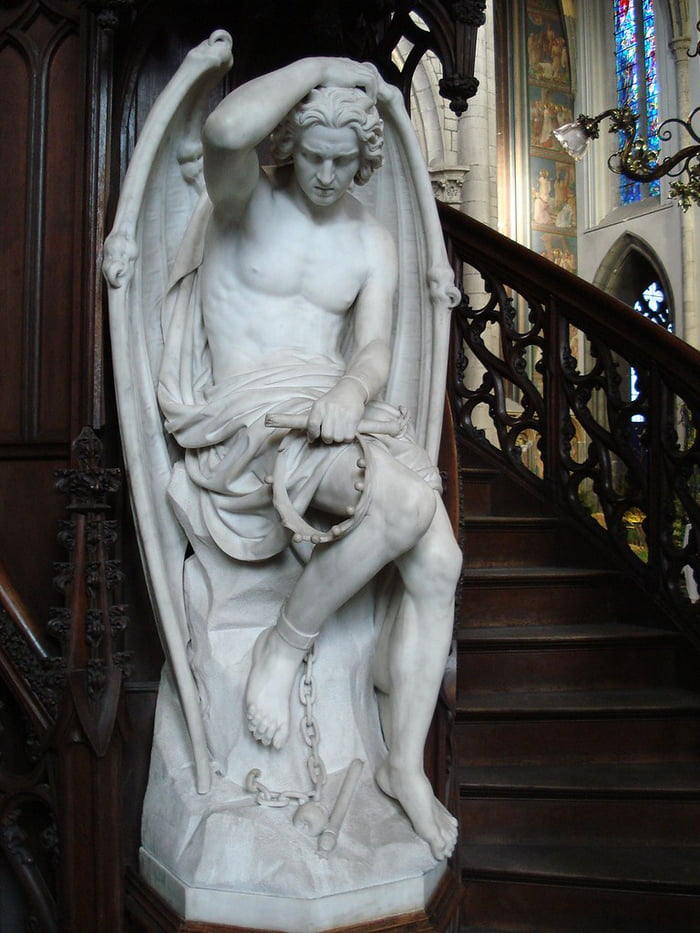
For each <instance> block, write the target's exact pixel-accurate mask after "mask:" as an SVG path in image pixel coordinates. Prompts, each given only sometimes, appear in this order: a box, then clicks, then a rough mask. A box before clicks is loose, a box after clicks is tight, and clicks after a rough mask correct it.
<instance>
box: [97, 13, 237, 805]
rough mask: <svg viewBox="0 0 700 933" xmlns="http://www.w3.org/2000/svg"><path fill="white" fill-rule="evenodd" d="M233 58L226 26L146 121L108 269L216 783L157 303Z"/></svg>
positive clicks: (140, 482)
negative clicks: (166, 416)
mask: <svg viewBox="0 0 700 933" xmlns="http://www.w3.org/2000/svg"><path fill="white" fill-rule="evenodd" d="M232 62H233V59H232V56H231V38H230V36H229V35H228V34H227V33H225V32H223V31H218V32H215V33H213V34H212V35H211V36H210V38H209V39H208V40H206V41H205V42H202V43H201V44H200V45H199V46H197V47H196V48H194V49H192V51H191V52H190V53H189V54H188V55H187V57H186V58H185V60H184V62H183V64H182V65H181V66H180V68H179V69H178V71H177V72H176V73H175V75H174V76H173V78H172V79H171V80H170V82H169V83H168V85H167V86H166V88H165V89H164V91H163V92H162V94H161V95H160V96H159V98H158V99H157V101H156V103H155V104H154V106H153V108H152V110H151V112H150V113H149V115H148V118H147V120H146V122H145V124H144V127H143V129H142V131H141V134H140V136H139V139H138V143H137V145H136V149H135V150H134V154H133V157H132V160H131V162H130V164H129V169H128V172H127V174H126V177H125V179H124V184H123V186H122V190H121V194H120V198H119V204H118V207H117V212H116V216H115V220H114V225H113V228H112V232H111V233H110V235H109V237H108V238H107V240H106V242H105V246H104V260H103V272H104V275H105V278H106V280H107V283H108V287H109V315H110V329H111V336H112V354H113V365H114V375H115V382H116V386H117V403H118V408H119V421H120V428H121V434H122V444H123V448H124V457H125V461H126V468H127V472H128V475H129V489H130V493H131V497H132V502H133V511H134V516H135V521H136V526H137V534H138V539H139V546H140V548H141V553H142V558H143V563H144V567H145V570H146V578H147V581H148V585H149V590H150V594H151V601H152V603H153V607H154V610H155V614H156V620H157V623H158V626H159V633H160V637H161V642H162V644H163V648H164V651H165V653H166V657H167V659H168V662H169V664H170V668H171V671H172V674H173V677H174V679H175V682H176V685H177V689H178V693H179V696H180V700H181V703H182V709H183V714H184V717H185V721H186V723H187V727H188V730H189V734H190V738H191V741H192V747H193V751H194V761H195V770H196V781H197V789H198V790H199V791H200V793H205V792H206V791H207V790H208V789H209V786H210V782H211V776H210V765H209V753H208V750H207V746H206V741H205V736H204V728H203V725H202V718H201V713H200V708H199V700H198V695H197V689H196V685H195V683H194V679H193V676H192V672H191V669H190V666H189V663H188V659H187V642H188V631H187V620H186V616H185V606H184V598H183V590H182V586H181V585H178V582H179V581H181V580H182V573H183V562H184V558H185V551H186V547H187V539H186V537H185V534H184V532H183V530H182V527H181V526H180V524H179V523H178V521H177V519H176V518H175V515H174V514H173V511H172V509H171V508H170V506H169V504H168V502H167V499H166V491H167V487H168V483H169V481H170V475H171V472H172V457H171V448H170V446H169V441H168V439H167V436H166V434H165V432H164V429H163V417H162V415H161V413H160V409H159V407H158V402H157V398H156V385H157V379H158V371H159V369H160V363H161V358H162V353H163V332H162V326H161V312H162V306H163V302H164V300H165V296H166V292H167V289H168V284H169V279H170V274H171V270H172V266H173V262H174V259H175V255H176V253H177V250H178V248H179V245H180V242H181V240H182V238H183V234H184V231H185V229H186V227H187V225H188V222H189V220H190V217H191V215H192V213H193V210H194V208H195V206H196V204H197V202H198V200H199V198H200V193H201V190H202V187H203V182H202V173H201V126H202V120H203V118H204V115H205V107H206V104H207V101H208V97H209V93H210V92H211V89H212V87H213V86H214V85H215V84H216V83H217V82H218V81H219V80H220V78H221V77H222V76H223V75H224V74H225V73H226V72H227V71H228V70H229V68H230V67H231V65H232Z"/></svg>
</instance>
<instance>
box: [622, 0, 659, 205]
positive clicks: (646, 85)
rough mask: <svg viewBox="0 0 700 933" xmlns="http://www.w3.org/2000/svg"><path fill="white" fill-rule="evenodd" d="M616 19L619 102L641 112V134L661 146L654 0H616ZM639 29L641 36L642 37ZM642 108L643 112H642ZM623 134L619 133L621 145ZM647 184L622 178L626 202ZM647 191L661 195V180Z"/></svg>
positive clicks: (634, 198)
mask: <svg viewBox="0 0 700 933" xmlns="http://www.w3.org/2000/svg"><path fill="white" fill-rule="evenodd" d="M613 10H614V19H615V58H616V76H617V105H618V107H625V106H627V107H631V109H632V110H634V111H635V113H637V114H639V116H640V124H641V128H643V130H641V128H640V131H641V132H642V135H644V136H646V138H647V140H648V143H649V146H650V147H651V148H652V149H658V146H659V137H658V131H659V107H658V96H659V91H658V80H657V72H656V34H655V24H654V0H613ZM640 33H641V36H642V39H641V41H640ZM640 110H643V111H644V112H643V113H640ZM623 143H624V137H623V136H622V135H621V136H620V145H621V146H622V145H623ZM645 187H647V186H644V185H642V184H640V183H639V182H633V181H629V180H628V179H626V178H624V177H621V178H620V196H621V198H622V203H623V204H631V203H632V202H634V201H639V200H641V198H642V197H643V196H644V189H645ZM648 193H649V194H650V195H651V196H656V197H658V195H659V193H660V185H659V182H658V181H656V182H652V183H651V184H650V185H649V186H648Z"/></svg>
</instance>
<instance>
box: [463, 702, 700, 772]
mask: <svg viewBox="0 0 700 933" xmlns="http://www.w3.org/2000/svg"><path fill="white" fill-rule="evenodd" d="M699 726H700V697H699V696H698V695H697V694H695V693H691V692H689V691H684V690H652V691H634V690H620V691H610V690H605V691H602V690H601V691H593V692H590V691H571V692H565V691H551V692H542V693H540V694H534V693H521V694H508V695H503V696H500V695H498V694H493V693H489V694H483V693H482V694H478V695H476V696H473V697H469V703H468V706H465V707H458V708H457V710H456V711H455V720H454V743H455V748H456V749H457V750H458V753H457V763H458V765H465V764H471V765H507V764H513V763H515V762H519V763H521V764H540V763H552V764H567V763H571V762H587V761H589V762H593V763H595V762H611V761H615V760H619V761H620V762H621V763H630V762H646V763H654V762H659V761H663V760H664V759H670V760H673V761H691V762H692V761H698V760H700V728H699Z"/></svg>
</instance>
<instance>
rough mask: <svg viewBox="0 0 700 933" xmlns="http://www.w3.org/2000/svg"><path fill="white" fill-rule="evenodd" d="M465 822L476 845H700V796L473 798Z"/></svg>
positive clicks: (463, 810) (466, 799) (465, 801)
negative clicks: (691, 797)
mask: <svg viewBox="0 0 700 933" xmlns="http://www.w3.org/2000/svg"><path fill="white" fill-rule="evenodd" d="M459 823H460V830H461V832H462V834H463V838H464V839H466V840H468V841H469V843H470V844H474V845H529V846H548V845H554V846H556V845H561V843H562V842H566V843H567V845H576V846H598V847H600V848H605V847H607V846H621V845H624V846H630V847H632V846H639V847H646V846H692V845H693V844H694V843H698V844H700V793H698V794H697V795H696V797H695V799H694V800H689V799H687V797H683V798H680V799H679V798H676V799H673V798H671V799H664V798H656V799H650V798H646V799H639V798H633V799H629V800H622V799H620V798H619V797H614V798H612V799H605V798H603V797H596V798H594V799H591V800H586V799H583V798H576V799H565V798H563V797H561V796H557V797H551V798H548V797H543V796H537V797H527V796H516V797H506V796H504V795H499V796H496V797H492V796H489V795H488V794H485V795H483V796H478V795H476V794H474V795H472V794H470V795H468V796H463V797H461V799H460V803H459ZM699 851H700V850H699ZM698 881H699V883H700V879H698Z"/></svg>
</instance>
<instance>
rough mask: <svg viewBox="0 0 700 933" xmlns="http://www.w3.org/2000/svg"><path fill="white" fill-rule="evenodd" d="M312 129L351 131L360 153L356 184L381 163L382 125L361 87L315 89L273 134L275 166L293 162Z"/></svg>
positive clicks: (363, 182) (374, 107)
mask: <svg viewBox="0 0 700 933" xmlns="http://www.w3.org/2000/svg"><path fill="white" fill-rule="evenodd" d="M314 126H320V127H325V128H327V129H329V130H334V129H337V130H344V129H351V130H352V131H353V133H354V134H355V137H356V142H357V146H358V151H359V157H360V158H359V167H358V169H357V172H356V173H355V176H354V179H353V180H354V182H355V184H356V185H364V184H365V183H366V182H368V181H369V179H370V177H371V175H372V173H373V172H375V171H376V170H377V169H378V168H379V167H380V166H381V164H382V159H383V156H382V149H383V147H384V135H383V124H382V120H381V118H380V116H379V113H378V111H377V108H376V106H375V105H374V103H373V101H372V99H371V98H370V97H369V96H368V95H367V94H365V92H364V91H363V90H361V89H360V88H347V87H318V88H314V90H313V91H311V93H310V94H308V95H307V96H306V97H305V98H304V100H303V101H301V103H299V104H297V106H296V107H295V108H294V109H293V110H292V111H290V113H288V114H287V116H286V117H285V118H284V120H282V122H281V123H280V124H279V126H278V127H277V129H276V130H275V131H274V133H273V134H272V157H273V159H274V161H275V164H276V165H287V164H289V163H290V162H293V161H294V153H295V150H296V149H297V146H298V144H299V140H300V139H301V137H302V134H303V133H304V131H305V130H308V129H310V128H311V127H314Z"/></svg>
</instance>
